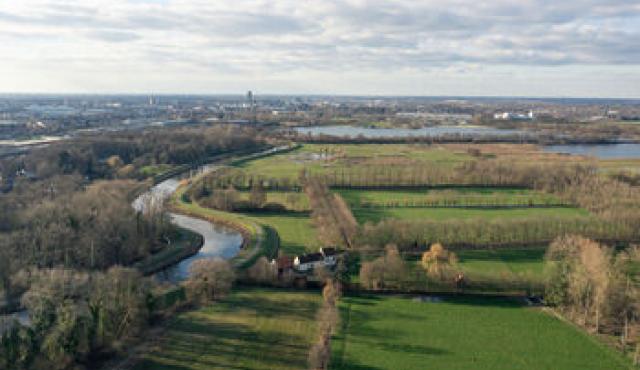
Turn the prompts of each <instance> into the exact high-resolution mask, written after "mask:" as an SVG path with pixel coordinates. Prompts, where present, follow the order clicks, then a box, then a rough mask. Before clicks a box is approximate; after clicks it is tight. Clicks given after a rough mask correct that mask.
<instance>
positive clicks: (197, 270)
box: [185, 258, 235, 303]
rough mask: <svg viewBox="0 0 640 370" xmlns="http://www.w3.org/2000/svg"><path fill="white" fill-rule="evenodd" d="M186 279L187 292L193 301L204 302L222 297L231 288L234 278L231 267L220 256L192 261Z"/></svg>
mask: <svg viewBox="0 0 640 370" xmlns="http://www.w3.org/2000/svg"><path fill="white" fill-rule="evenodd" d="M189 273H190V274H189V275H190V277H189V280H187V281H186V283H185V286H186V288H187V294H188V296H189V297H190V299H191V300H192V301H193V302H199V303H206V302H210V301H212V300H214V299H217V298H220V297H223V296H224V295H226V294H227V293H229V291H230V290H231V286H232V285H233V282H234V280H235V273H234V271H233V267H232V266H231V264H229V262H227V261H225V260H223V259H220V258H207V259H201V260H197V261H195V262H193V264H192V265H191V268H190V269H189Z"/></svg>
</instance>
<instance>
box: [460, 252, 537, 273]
mask: <svg viewBox="0 0 640 370" xmlns="http://www.w3.org/2000/svg"><path fill="white" fill-rule="evenodd" d="M545 252H546V248H516V249H502V248H501V249H479V250H461V251H455V253H456V255H457V256H458V263H459V267H460V269H461V270H462V271H463V272H465V273H466V274H473V275H475V276H490V277H493V276H496V277H500V276H509V275H511V274H516V275H525V276H529V277H531V278H534V279H536V280H539V281H542V280H543V279H544V254H545Z"/></svg>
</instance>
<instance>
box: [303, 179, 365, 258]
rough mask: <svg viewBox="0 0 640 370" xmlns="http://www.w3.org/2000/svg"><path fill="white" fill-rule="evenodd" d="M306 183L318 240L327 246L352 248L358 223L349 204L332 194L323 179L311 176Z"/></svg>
mask: <svg viewBox="0 0 640 370" xmlns="http://www.w3.org/2000/svg"><path fill="white" fill-rule="evenodd" d="M304 181H305V183H304V185H305V187H304V189H305V193H306V194H307V197H308V198H309V203H310V205H311V209H312V211H311V219H312V221H313V223H314V225H315V227H316V229H317V230H318V238H319V239H320V240H321V241H322V242H323V243H325V245H336V246H338V245H339V246H342V247H343V248H347V249H350V248H352V247H353V237H354V235H355V234H356V231H357V229H358V223H357V222H356V219H355V218H354V217H353V214H352V213H351V210H350V209H349V206H348V205H347V203H346V202H345V201H344V199H342V197H341V196H340V195H338V194H334V193H331V192H330V190H329V187H328V186H327V184H326V183H325V182H324V181H323V179H322V178H320V177H315V176H309V177H307V178H306V179H305V180H304Z"/></svg>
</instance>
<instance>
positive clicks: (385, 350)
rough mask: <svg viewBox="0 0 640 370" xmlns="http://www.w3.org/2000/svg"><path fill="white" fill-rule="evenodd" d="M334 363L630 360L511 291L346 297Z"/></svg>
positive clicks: (496, 365)
mask: <svg viewBox="0 0 640 370" xmlns="http://www.w3.org/2000/svg"><path fill="white" fill-rule="evenodd" d="M340 305H341V312H342V315H341V316H342V320H343V321H342V329H341V331H340V332H339V333H338V335H337V336H336V338H335V339H334V341H333V343H332V346H333V354H332V358H333V360H332V366H331V367H330V368H331V369H334V370H386V369H388V370H396V369H402V370H423V369H438V370H447V369H451V370H467V369H468V370H482V369H486V370H502V369H504V370H620V369H631V365H630V364H629V363H628V362H627V361H626V360H625V359H624V358H622V356H621V355H618V354H617V353H615V352H614V351H613V350H612V349H609V348H606V347H604V346H603V345H601V344H600V343H597V342H596V340H595V339H593V338H590V337H589V336H588V335H587V334H585V333H582V332H580V331H578V329H576V328H574V327H572V326H570V325H569V324H567V323H564V322H562V321H560V320H559V319H556V318H554V317H552V316H550V315H548V314H546V313H544V312H542V311H539V310H538V309H532V308H526V307H523V306H521V305H519V304H518V303H516V302H513V301H509V300H504V299H488V298H485V299H478V298H467V299H465V298H447V299H446V300H445V301H444V302H440V303H426V302H419V301H413V300H411V299H407V298H393V297H369V298H367V297H360V298H355V297H346V298H343V300H342V301H341V303H340Z"/></svg>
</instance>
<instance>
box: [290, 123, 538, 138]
mask: <svg viewBox="0 0 640 370" xmlns="http://www.w3.org/2000/svg"><path fill="white" fill-rule="evenodd" d="M294 129H295V130H296V131H297V132H298V133H299V134H303V135H330V136H340V137H347V136H349V137H358V136H363V137H366V138H385V137H413V136H418V137H424V136H427V137H438V136H443V135H461V136H510V135H523V136H528V135H531V133H527V132H525V131H521V130H506V129H505V130H503V129H497V128H492V127H483V126H431V127H423V128H419V129H410V128H368V127H357V126H312V127H295V128H294Z"/></svg>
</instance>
